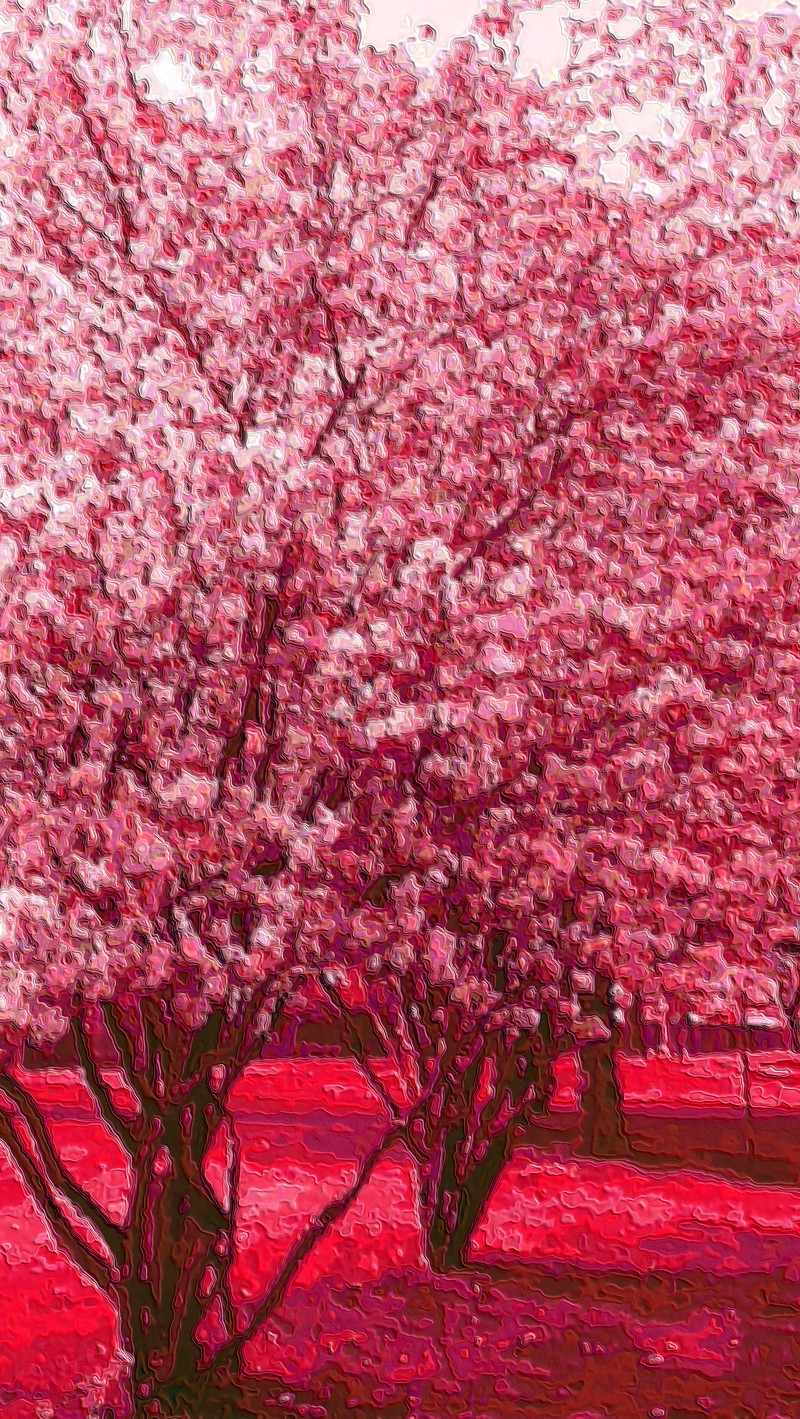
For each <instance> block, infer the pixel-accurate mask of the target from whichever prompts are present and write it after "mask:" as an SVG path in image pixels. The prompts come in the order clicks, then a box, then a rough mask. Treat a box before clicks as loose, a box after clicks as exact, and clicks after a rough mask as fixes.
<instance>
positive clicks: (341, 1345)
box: [0, 1056, 800, 1419]
mask: <svg viewBox="0 0 800 1419" xmlns="http://www.w3.org/2000/svg"><path fill="white" fill-rule="evenodd" d="M781 1076H784V1077H781ZM621 1077H622V1081H623V1084H624V1085H625V1097H626V1105H627V1107H628V1109H629V1110H630V1113H631V1117H632V1118H636V1117H637V1116H638V1117H639V1119H640V1122H641V1120H642V1119H645V1120H648V1119H649V1121H650V1126H651V1127H654V1128H655V1130H656V1136H658V1130H659V1128H662V1127H667V1126H670V1127H671V1126H672V1124H673V1123H674V1121H675V1119H676V1118H677V1119H679V1120H680V1119H684V1120H687V1121H688V1126H691V1120H692V1117H693V1116H694V1119H695V1126H696V1124H697V1122H700V1124H701V1127H702V1129H703V1130H704V1131H705V1132H708V1131H709V1130H711V1131H712V1132H713V1130H714V1129H718V1130H723V1131H724V1128H725V1127H727V1126H730V1127H731V1128H732V1129H733V1134H732V1136H735V1137H739V1138H741V1139H743V1140H744V1142H743V1143H742V1148H744V1147H745V1146H746V1141H747V1134H748V1128H749V1131H750V1137H751V1144H750V1146H751V1147H752V1132H753V1121H754V1120H758V1119H762V1120H763V1121H764V1122H765V1126H766V1127H767V1134H765V1136H767V1135H768V1136H769V1137H771V1138H773V1139H774V1138H775V1137H779V1136H780V1135H781V1131H782V1130H783V1132H785V1134H786V1136H787V1137H789V1136H790V1134H791V1133H792V1129H793V1123H794V1113H795V1110H796V1109H798V1108H800V1066H798V1064H796V1063H795V1062H793V1061H790V1060H789V1059H788V1058H787V1057H784V1056H781V1057H777V1056H771V1057H766V1056H761V1057H757V1058H751V1060H750V1061H749V1066H748V1068H747V1070H745V1069H744V1068H743V1066H742V1061H741V1060H740V1059H738V1058H737V1057H728V1058H725V1057H718V1058H717V1060H716V1061H714V1060H711V1061H709V1060H702V1061H692V1062H690V1063H689V1064H683V1065H674V1064H672V1063H671V1062H668V1061H664V1062H661V1061H656V1062H651V1063H650V1065H649V1068H648V1069H646V1070H645V1069H644V1068H643V1067H642V1066H640V1065H639V1064H638V1063H635V1062H633V1061H631V1062H629V1063H628V1064H627V1065H623V1068H622V1070H621ZM40 1087H41V1089H42V1098H43V1100H44V1099H45V1098H46V1099H47V1101H48V1109H49V1111H50V1114H51V1118H52V1127H53V1131H54V1136H55V1139H56V1142H57V1144H58V1145H59V1146H60V1147H61V1149H62V1150H63V1155H64V1157H65V1159H66V1160H67V1161H68V1162H69V1163H70V1165H71V1166H72V1168H73V1169H74V1172H75V1175H76V1177H77V1178H78V1179H79V1180H80V1181H82V1182H85V1183H86V1184H87V1185H88V1186H89V1187H90V1189H91V1191H92V1192H93V1193H94V1194H95V1195H96V1196H97V1197H98V1198H105V1199H107V1201H108V1203H109V1205H110V1206H112V1207H114V1208H115V1209H117V1210H121V1208H122V1205H123V1196H124V1191H125V1187H126V1185H127V1180H126V1172H125V1168H124V1166H123V1164H122V1160H121V1159H120V1157H119V1156H118V1155H116V1154H115V1151H114V1146H113V1144H112V1142H111V1140H110V1139H109V1137H108V1135H107V1134H106V1133H105V1130H104V1128H103V1126H102V1124H100V1123H99V1122H98V1121H97V1120H93V1119H92V1117H91V1114H90V1112H89V1111H88V1106H87V1101H86V1100H85V1099H83V1100H82V1099H81V1098H80V1095H79V1090H78V1089H77V1087H76V1084H75V1081H74V1080H73V1079H71V1078H70V1077H69V1076H65V1075H64V1074H61V1075H59V1076H58V1077H57V1078H54V1079H51V1080H50V1081H49V1082H48V1081H46V1082H45V1083H43V1084H42V1085H40ZM748 1092H749V1095H750V1104H751V1115H750V1123H749V1125H746V1124H745V1122H744V1109H745V1103H746V1097H747V1093H748ZM562 1103H563V1105H564V1108H565V1109H566V1108H569V1107H570V1100H569V1093H568V1091H567V1092H566V1093H565V1095H564V1098H563V1099H562ZM236 1109H237V1117H238V1127H239V1131H240V1137H241V1140H242V1148H243V1157H242V1162H243V1181H242V1199H241V1200H242V1212H241V1227H242V1230H241V1249H240V1253H239V1257H238V1261H237V1265H236V1272H235V1283H236V1290H237V1294H238V1296H239V1298H240V1299H241V1300H242V1301H244V1302H247V1301H248V1300H250V1299H254V1298H256V1297H258V1295H259V1294H261V1293H263V1291H264V1290H265V1289H266V1287H267V1285H268V1284H269V1281H270V1279H271V1277H272V1276H274V1274H275V1271H276V1269H277V1268H278V1267H279V1265H280V1262H281V1260H282V1258H283V1256H284V1255H285V1252H286V1249H287V1247H289V1246H290V1245H291V1243H292V1241H293V1239H294V1238H295V1236H296V1235H297V1233H298V1231H299V1230H300V1229H301V1228H302V1227H303V1226H304V1225H305V1224H306V1222H307V1221H308V1220H309V1219H310V1218H312V1217H313V1216H314V1215H315V1214H316V1213H317V1212H318V1211H319V1210H320V1208H321V1207H323V1206H324V1205H325V1204H326V1203H327V1202H328V1201H330V1200H331V1199H332V1198H334V1197H336V1196H337V1195H339V1194H341V1192H342V1191H344V1190H345V1189H346V1188H347V1187H348V1185H349V1184H350V1183H351V1182H352V1181H353V1178H354V1176H355V1171H356V1168H357V1166H358V1161H359V1159H360V1158H361V1157H362V1156H363V1155H364V1153H365V1152H366V1151H367V1150H368V1149H369V1147H370V1146H371V1144H372V1143H373V1142H375V1141H376V1140H377V1138H378V1136H379V1134H380V1131H381V1129H382V1127H383V1117H382V1114H381V1106H380V1104H379V1103H378V1102H377V1101H376V1099H375V1096H374V1095H373V1094H372V1092H371V1091H370V1089H369V1087H368V1085H367V1083H366V1082H365V1081H364V1079H363V1078H362V1076H361V1075H360V1074H359V1071H358V1070H357V1068H356V1066H354V1065H352V1064H350V1063H347V1062H345V1061H333V1060H330V1059H325V1060H319V1061H315V1060H306V1061H303V1062H296V1061H292V1062H291V1063H290V1064H289V1063H287V1062H284V1061H275V1062H270V1063H265V1064H262V1065H260V1066H258V1068H257V1069H256V1070H254V1071H253V1073H252V1075H251V1076H250V1078H249V1080H248V1082H247V1087H246V1088H244V1089H243V1090H242V1091H240V1094H239V1096H238V1099H237V1101H236ZM659 1114H661V1116H662V1117H661V1119H660V1120H659ZM726 1120H727V1123H726ZM770 1129H771V1132H770ZM737 1130H738V1132H737ZM734 1151H736V1150H735V1149H734ZM219 1171H220V1170H219V1165H218V1164H217V1165H215V1164H212V1167H211V1172H212V1175H213V1174H214V1173H215V1172H216V1174H217V1176H219ZM0 1249H1V1250H2V1258H1V1259H0V1277H1V1278H2V1300H0V1304H1V1305H2V1317H1V1318H0V1413H2V1415H3V1416H4V1419H23V1416H34V1415H35V1416H37V1419H46V1416H48V1415H52V1416H63V1419H67V1416H71V1415H73V1414H79V1413H81V1412H88V1410H89V1407H90V1403H91V1400H92V1397H93V1396H94V1397H99V1396H100V1395H101V1394H102V1392H103V1391H104V1389H105V1386H106V1384H107V1382H109V1381H110V1380H111V1379H112V1378H113V1375H114V1373H115V1369H116V1364H117V1362H116V1360H115V1358H114V1346H115V1337H114V1326H113V1316H112V1313H111V1311H110V1309H109V1308H108V1306H107V1304H106V1302H105V1301H104V1299H103V1298H102V1297H101V1296H100V1295H99V1294H98V1293H97V1292H95V1290H94V1289H93V1287H92V1286H91V1285H90V1284H88V1283H86V1282H84V1281H83V1280H82V1279H81V1277H80V1276H79V1275H78V1274H77V1273H76V1271H75V1270H74V1268H73V1267H72V1266H71V1265H70V1263H69V1262H68V1261H66V1260H65V1259H64V1258H63V1257H62V1256H61V1255H60V1254H59V1253H58V1252H57V1251H56V1249H55V1248H54V1246H53V1245H52V1244H51V1242H50V1240H49V1237H48V1233H47V1228H46V1226H45V1224H44V1222H43V1221H42V1220H41V1219H40V1217H39V1215H38V1214H37V1211H36V1209H35V1207H34V1205H33V1203H32V1202H30V1200H29V1199H28V1197H27V1196H26V1194H25V1192H24V1190H23V1188H22V1185H21V1184H20V1182H19V1181H18V1179H17V1177H16V1175H15V1173H14V1170H13V1168H12V1166H11V1164H10V1163H9V1162H8V1160H7V1158H6V1157H5V1155H2V1160H0ZM474 1261H475V1264H476V1265H475V1272H474V1274H473V1275H471V1276H469V1277H464V1278H457V1279H454V1280H452V1281H450V1282H447V1283H444V1284H443V1283H441V1282H439V1281H437V1282H436V1284H434V1283H433V1282H432V1279H431V1277H430V1276H429V1274H428V1272H427V1268H426V1265H425V1261H424V1256H423V1249H422V1238H421V1233H420V1227H419V1219H418V1210H417V1179H416V1176H415V1171H414V1166H413V1164H412V1162H411V1160H410V1158H409V1157H408V1155H407V1154H406V1153H405V1152H404V1151H403V1150H402V1149H398V1150H396V1152H394V1153H393V1154H390V1155H389V1156H387V1158H386V1159H385V1160H384V1162H383V1163H382V1165H381V1166H380V1167H379V1168H378V1170H377V1172H376V1173H375V1175H374V1176H373V1178H372V1180H371V1181H370V1183H369V1184H368V1186H367V1188H366V1189H365V1191H364V1193H363V1195H362V1196H361V1198H360V1199H359V1200H358V1202H357V1203H356V1204H354V1205H353V1207H352V1208H351V1209H350V1211H349V1212H348V1213H347V1214H346V1215H345V1217H344V1218H343V1219H342V1221H341V1223H340V1225H339V1226H338V1227H337V1228H336V1229H335V1231H334V1232H333V1233H332V1234H331V1235H329V1236H328V1237H327V1238H326V1239H325V1241H324V1242H323V1243H322V1244H321V1245H320V1246H319V1247H318V1249H317V1250H316V1251H315V1252H313V1253H312V1255H311V1256H310V1257H309V1258H308V1260H307V1261H306V1263H305V1264H304V1266H303V1268H302V1270H301V1271H300V1273H299V1274H298V1276H297V1278H296V1280H295V1282H294V1283H293V1285H292V1287H291V1290H290V1292H289V1294H288V1296H287V1298H286V1301H285V1302H284V1305H283V1307H282V1309H281V1311H280V1312H278V1313H277V1314H276V1316H275V1317H274V1319H273V1322H272V1323H271V1325H270V1326H269V1327H268V1329H267V1330H266V1331H265V1332H263V1333H262V1335H261V1337H260V1338H259V1340H258V1341H257V1342H256V1343H255V1344H254V1345H253V1347H252V1354H251V1356H250V1359H251V1362H252V1364H253V1365H254V1366H255V1367H256V1368H258V1369H259V1370H263V1371H265V1372H269V1373H271V1374H275V1375H280V1376H281V1377H282V1378H283V1379H285V1382H286V1385H287V1390H288V1391H289V1392H291V1386H292V1385H293V1384H295V1385H306V1384H308V1385H313V1384H315V1383H319V1384H320V1385H321V1386H324V1383H325V1382H326V1380H327V1379H329V1378H333V1379H334V1380H335V1379H342V1378H344V1379H347V1378H348V1377H349V1379H350V1382H352V1383H356V1382H358V1384H359V1385H360V1386H361V1390H362V1391H363V1393H364V1394H365V1396H367V1397H368V1398H369V1400H370V1402H371V1403H372V1405H373V1410H372V1411H371V1412H377V1413H388V1412H389V1411H390V1410H391V1406H392V1405H394V1404H396V1403H401V1404H402V1406H404V1407H403V1408H401V1409H400V1410H399V1411H397V1412H400V1413H403V1414H406V1413H407V1414H408V1415H409V1416H411V1415H414V1416H417V1419H423V1416H424V1419H434V1416H435V1419H441V1416H445V1415H451V1414H452V1415H459V1416H461V1415H463V1416H464V1419H494V1416H495V1415H497V1416H500V1415H511V1414H517V1413H524V1414H531V1415H538V1414H542V1415H554V1416H558V1415H561V1414H563V1415H564V1416H565V1419H566V1417H567V1416H568V1419H590V1416H599V1415H608V1416H609V1419H612V1416H613V1419H626V1416H628V1415H630V1416H631V1419H634V1416H635V1419H644V1416H646V1415H652V1416H653V1419H662V1416H663V1419H679V1416H680V1419H683V1416H686V1415H689V1414H703V1413H711V1414H716V1415H719V1416H720V1419H738V1416H748V1415H754V1416H756V1419H789V1416H793V1415H794V1414H795V1413H798V1412H800V1409H798V1408H797V1396H798V1380H800V1321H799V1320H796V1319H795V1309H794V1301H795V1295H794V1293H795V1291H796V1286H797V1282H798V1281H800V1177H799V1185H798V1186H797V1187H794V1186H776V1185H765V1184H763V1183H757V1182H752V1181H746V1180H743V1179H739V1180H736V1179H734V1178H730V1179H724V1178H719V1177H711V1176H710V1175H708V1174H704V1173H702V1172H698V1171H696V1170H695V1171H692V1170H691V1169H687V1168H684V1169H682V1170H679V1171H666V1170H665V1171H663V1172H658V1171H653V1170H652V1169H651V1170H649V1171H646V1172H642V1171H640V1170H639V1169H638V1168H636V1167H634V1166H632V1165H630V1164H627V1163H626V1164H623V1163H600V1162H593V1161H588V1160H576V1159H575V1158H571V1157H570V1156H569V1154H568V1151H567V1150H566V1148H565V1147H563V1146H562V1147H560V1148H559V1147H556V1148H555V1150H554V1151H553V1153H551V1154H548V1155H541V1154H537V1153H533V1152H531V1151H530V1150H528V1151H524V1150H523V1151H521V1152H519V1153H518V1154H517V1155H516V1156H515V1158H514V1159H513V1161H512V1163H511V1165H510V1166H509V1168H508V1169H507V1171H506V1173H505V1175H504V1176H503V1178H502V1179H501V1182H500V1184H499V1186H498V1189H497V1191H496V1193H495V1196H494V1199H493V1201H492V1205H491V1207H490V1209H489V1211H488V1213H487V1215H486V1217H485V1218H484V1221H483V1224H482V1225H481V1227H480V1229H479V1231H478V1234H477V1236H476V1239H475V1247H474ZM609 1385H611V1386H612V1389H611V1390H609ZM612 1392H613V1399H612V1398H611V1397H610V1396H611V1394H612ZM365 1403H366V1400H365Z"/></svg>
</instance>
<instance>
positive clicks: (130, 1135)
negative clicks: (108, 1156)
mask: <svg viewBox="0 0 800 1419" xmlns="http://www.w3.org/2000/svg"><path fill="white" fill-rule="evenodd" d="M71 1034H72V1039H73V1043H74V1045H75V1050H76V1053H77V1055H78V1060H79V1062H80V1065H81V1068H82V1069H83V1072H84V1075H85V1077H86V1084H87V1087H88V1089H89V1092H90V1093H91V1095H92V1098H93V1099H94V1101H95V1103H96V1104H97V1107H98V1109H99V1111H100V1116H101V1118H102V1120H103V1122H104V1123H105V1124H106V1126H107V1127H108V1128H109V1129H110V1130H111V1132H112V1133H113V1134H114V1137H115V1138H116V1139H117V1142H118V1143H120V1144H121V1145H122V1147H123V1148H124V1149H125V1150H126V1152H127V1153H128V1154H130V1156H131V1158H133V1155H134V1153H135V1151H136V1145H137V1143H138V1142H139V1138H140V1128H139V1127H136V1126H135V1125H131V1124H130V1123H129V1122H128V1121H127V1120H126V1119H125V1118H123V1117H122V1115H121V1114H120V1112H119V1110H118V1108H117V1105H116V1104H115V1103H114V1097H113V1094H112V1092H111V1089H110V1088H109V1086H108V1084H107V1083H106V1081H105V1079H103V1077H102V1074H101V1073H100V1068H99V1065H98V1062H97V1059H96V1057H95V1055H94V1053H93V1047H92V1036H91V1029H90V1028H89V1027H88V1025H87V1024H86V1023H85V1017H84V1020H79V1019H75V1020H73V1022H72V1026H71ZM139 1118H140V1119H141V1120H142V1121H143V1113H142V1112H141V1109H139ZM138 1122H139V1120H137V1123H138Z"/></svg>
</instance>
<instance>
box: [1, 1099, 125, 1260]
mask: <svg viewBox="0 0 800 1419" xmlns="http://www.w3.org/2000/svg"><path fill="white" fill-rule="evenodd" d="M0 1092H2V1094H4V1095H5V1097H6V1099H8V1100H10V1101H11V1102H12V1103H13V1104H14V1105H15V1106H16V1109H17V1111H18V1113H19V1115H20V1116H21V1118H22V1121H23V1122H24V1124H25V1126H26V1128H28V1129H29V1131H30V1134H31V1137H32V1138H33V1141H34V1143H35V1145H36V1148H37V1150H38V1152H39V1156H40V1158H41V1162H42V1169H43V1175H44V1177H45V1179H46V1182H47V1184H48V1186H49V1187H50V1189H51V1190H52V1191H53V1192H56V1193H61V1194H62V1195H63V1196H64V1197H65V1198H66V1199H67V1201H68V1202H69V1203H71V1205H72V1206H73V1207H74V1208H75V1210H76V1212H78V1213H79V1214H80V1215H82V1216H83V1217H84V1218H85V1220H86V1221H87V1223H88V1224H89V1226H90V1227H93V1228H94V1230H95V1231H96V1232H97V1233H98V1235H99V1236H100V1237H101V1238H102V1240H103V1242H104V1243H105V1245H106V1246H107V1247H108V1250H109V1251H110V1253H111V1255H112V1257H113V1258H114V1261H115V1262H116V1263H117V1265H118V1266H121V1265H122V1259H123V1250H124V1232H123V1230H122V1228H121V1227H118V1226H117V1224H116V1223H115V1222H112V1221H111V1220H110V1218H108V1217H107V1216H106V1215H105V1213H104V1212H103V1211H102V1209H101V1208H100V1207H98V1205H97V1203H96V1202H94V1201H93V1200H92V1198H91V1197H90V1196H89V1194H88V1193H87V1192H85V1191H84V1189H83V1188H82V1187H80V1185H79V1184H78V1183H76V1182H74V1181H73V1179H72V1178H71V1177H70V1175H69V1173H68V1172H67V1170H66V1168H65V1167H64V1165H63V1164H62V1162H61V1159H60V1158H59V1156H58V1154H57V1153H56V1150H55V1148H54V1147H53V1144H52V1141H51V1138H50V1133H49V1130H48V1127H47V1124H46V1123H45V1121H44V1118H43V1117H42V1114H41V1113H40V1112H39V1108H38V1105H37V1104H36V1102H35V1101H34V1099H33V1098H32V1096H31V1095H30V1094H29V1093H28V1091H27V1090H26V1089H24V1088H23V1087H22V1085H21V1084H19V1083H17V1081H16V1080H15V1079H13V1078H12V1077H11V1075H9V1074H8V1073H3V1075H2V1078H1V1079H0Z"/></svg>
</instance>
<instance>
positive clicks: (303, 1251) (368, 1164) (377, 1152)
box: [209, 1124, 406, 1371]
mask: <svg viewBox="0 0 800 1419" xmlns="http://www.w3.org/2000/svg"><path fill="white" fill-rule="evenodd" d="M405 1133H406V1125H405V1124H398V1125H396V1126H395V1127H394V1128H391V1129H389V1130H388V1131H387V1132H386V1133H385V1134H384V1136H383V1138H382V1139H381V1140H380V1142H379V1143H377V1144H376V1145H375V1147H374V1148H372V1149H371V1151H370V1152H369V1153H368V1154H367V1156H366V1158H365V1159H364V1161H363V1162H362V1164H361V1166H360V1168H359V1169H358V1172H357V1174H356V1177H355V1180H354V1181H353V1183H352V1185H351V1186H350V1187H349V1188H348V1190H347V1192H346V1193H344V1195H343V1196H342V1197H339V1198H337V1199H336V1201H335V1202H331V1203H330V1204H329V1205H328V1206H327V1207H325V1208H323V1210H322V1212H320V1214H319V1216H318V1217H317V1218H315V1220H314V1221H313V1222H311V1223H310V1224H309V1226H308V1227H307V1228H306V1229H305V1231H304V1232H303V1233H302V1235H301V1236H300V1237H299V1238H298V1240H297V1241H296V1242H295V1244H294V1246H293V1247H292V1248H291V1249H290V1251H289V1254H288V1256H287V1257H286V1259H285V1261H284V1263H283V1265H282V1267H281V1269H280V1271H279V1272H278V1275H277V1276H276V1277H275V1280H274V1281H273V1283H272V1285H271V1286H270V1288H269V1291H268V1292H267V1294H266V1296H264V1298H263V1299H262V1300H261V1301H260V1303H259V1305H258V1306H257V1308H256V1310H255V1312H254V1314H253V1316H252V1317H251V1319H250V1321H249V1322H248V1324H247V1326H246V1327H245V1329H244V1330H243V1331H240V1332H239V1334H238V1335H235V1336H233V1337H232V1339H231V1340H229V1341H228V1342H227V1343H226V1344H225V1345H223V1346H222V1347H221V1349H220V1350H218V1351H217V1353H216V1355H215V1356H214V1359H213V1361H212V1363H211V1365H210V1366H209V1368H210V1369H212V1370H214V1371H217V1370H222V1369H224V1368H225V1366H226V1365H227V1364H228V1363H229V1362H230V1361H232V1360H235V1359H236V1358H237V1357H238V1356H239V1355H240V1353H241V1351H242V1349H243V1348H244V1346H245V1345H247V1344H248V1342H249V1341H251V1340H252V1339H253V1338H254V1336H256V1335H257V1334H258V1332H259V1330H260V1329H261V1327H262V1325H264V1323H265V1322H266V1321H267V1320H269V1317H270V1316H271V1315H272V1313H273V1311H275V1310H276V1309H277V1307H278V1306H279V1305H280V1303H281V1301H282V1300H283V1298H284V1296H285V1295H286V1292H287V1290H288V1288H289V1286H290V1284H291V1282H292V1280H293V1279H294V1277H295V1276H296V1274H297V1272H298V1270H299V1269H300V1267H301V1265H302V1263H303V1262H304V1261H305V1259H306V1257H307V1256H308V1255H309V1253H310V1252H311V1251H312V1250H313V1248H314V1247H315V1246H316V1244H317V1242H319V1241H321V1240H322V1239H323V1237H325V1236H327V1234H328V1232H330V1230H331V1228H332V1227H333V1226H335V1224H336V1223H337V1222H338V1220H339V1218H340V1217H342V1216H343V1215H344V1213H345V1212H346V1211H347V1209H348V1207H349V1206H350V1205H351V1203H352V1202H354V1201H355V1199H356V1198H357V1197H358V1195H359V1193H360V1192H362V1190H363V1189H364V1187H365V1186H366V1184H367V1183H368V1182H369V1179H370V1178H371V1177H372V1174H373V1173H374V1171H375V1169H376V1167H377V1166H378V1163H379V1162H380V1161H381V1159H382V1158H383V1157H385V1155H386V1153H388V1151H389V1149H390V1148H391V1147H393V1145H394V1144H395V1143H397V1142H398V1140H399V1139H401V1138H403V1137H404V1135H405Z"/></svg>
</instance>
